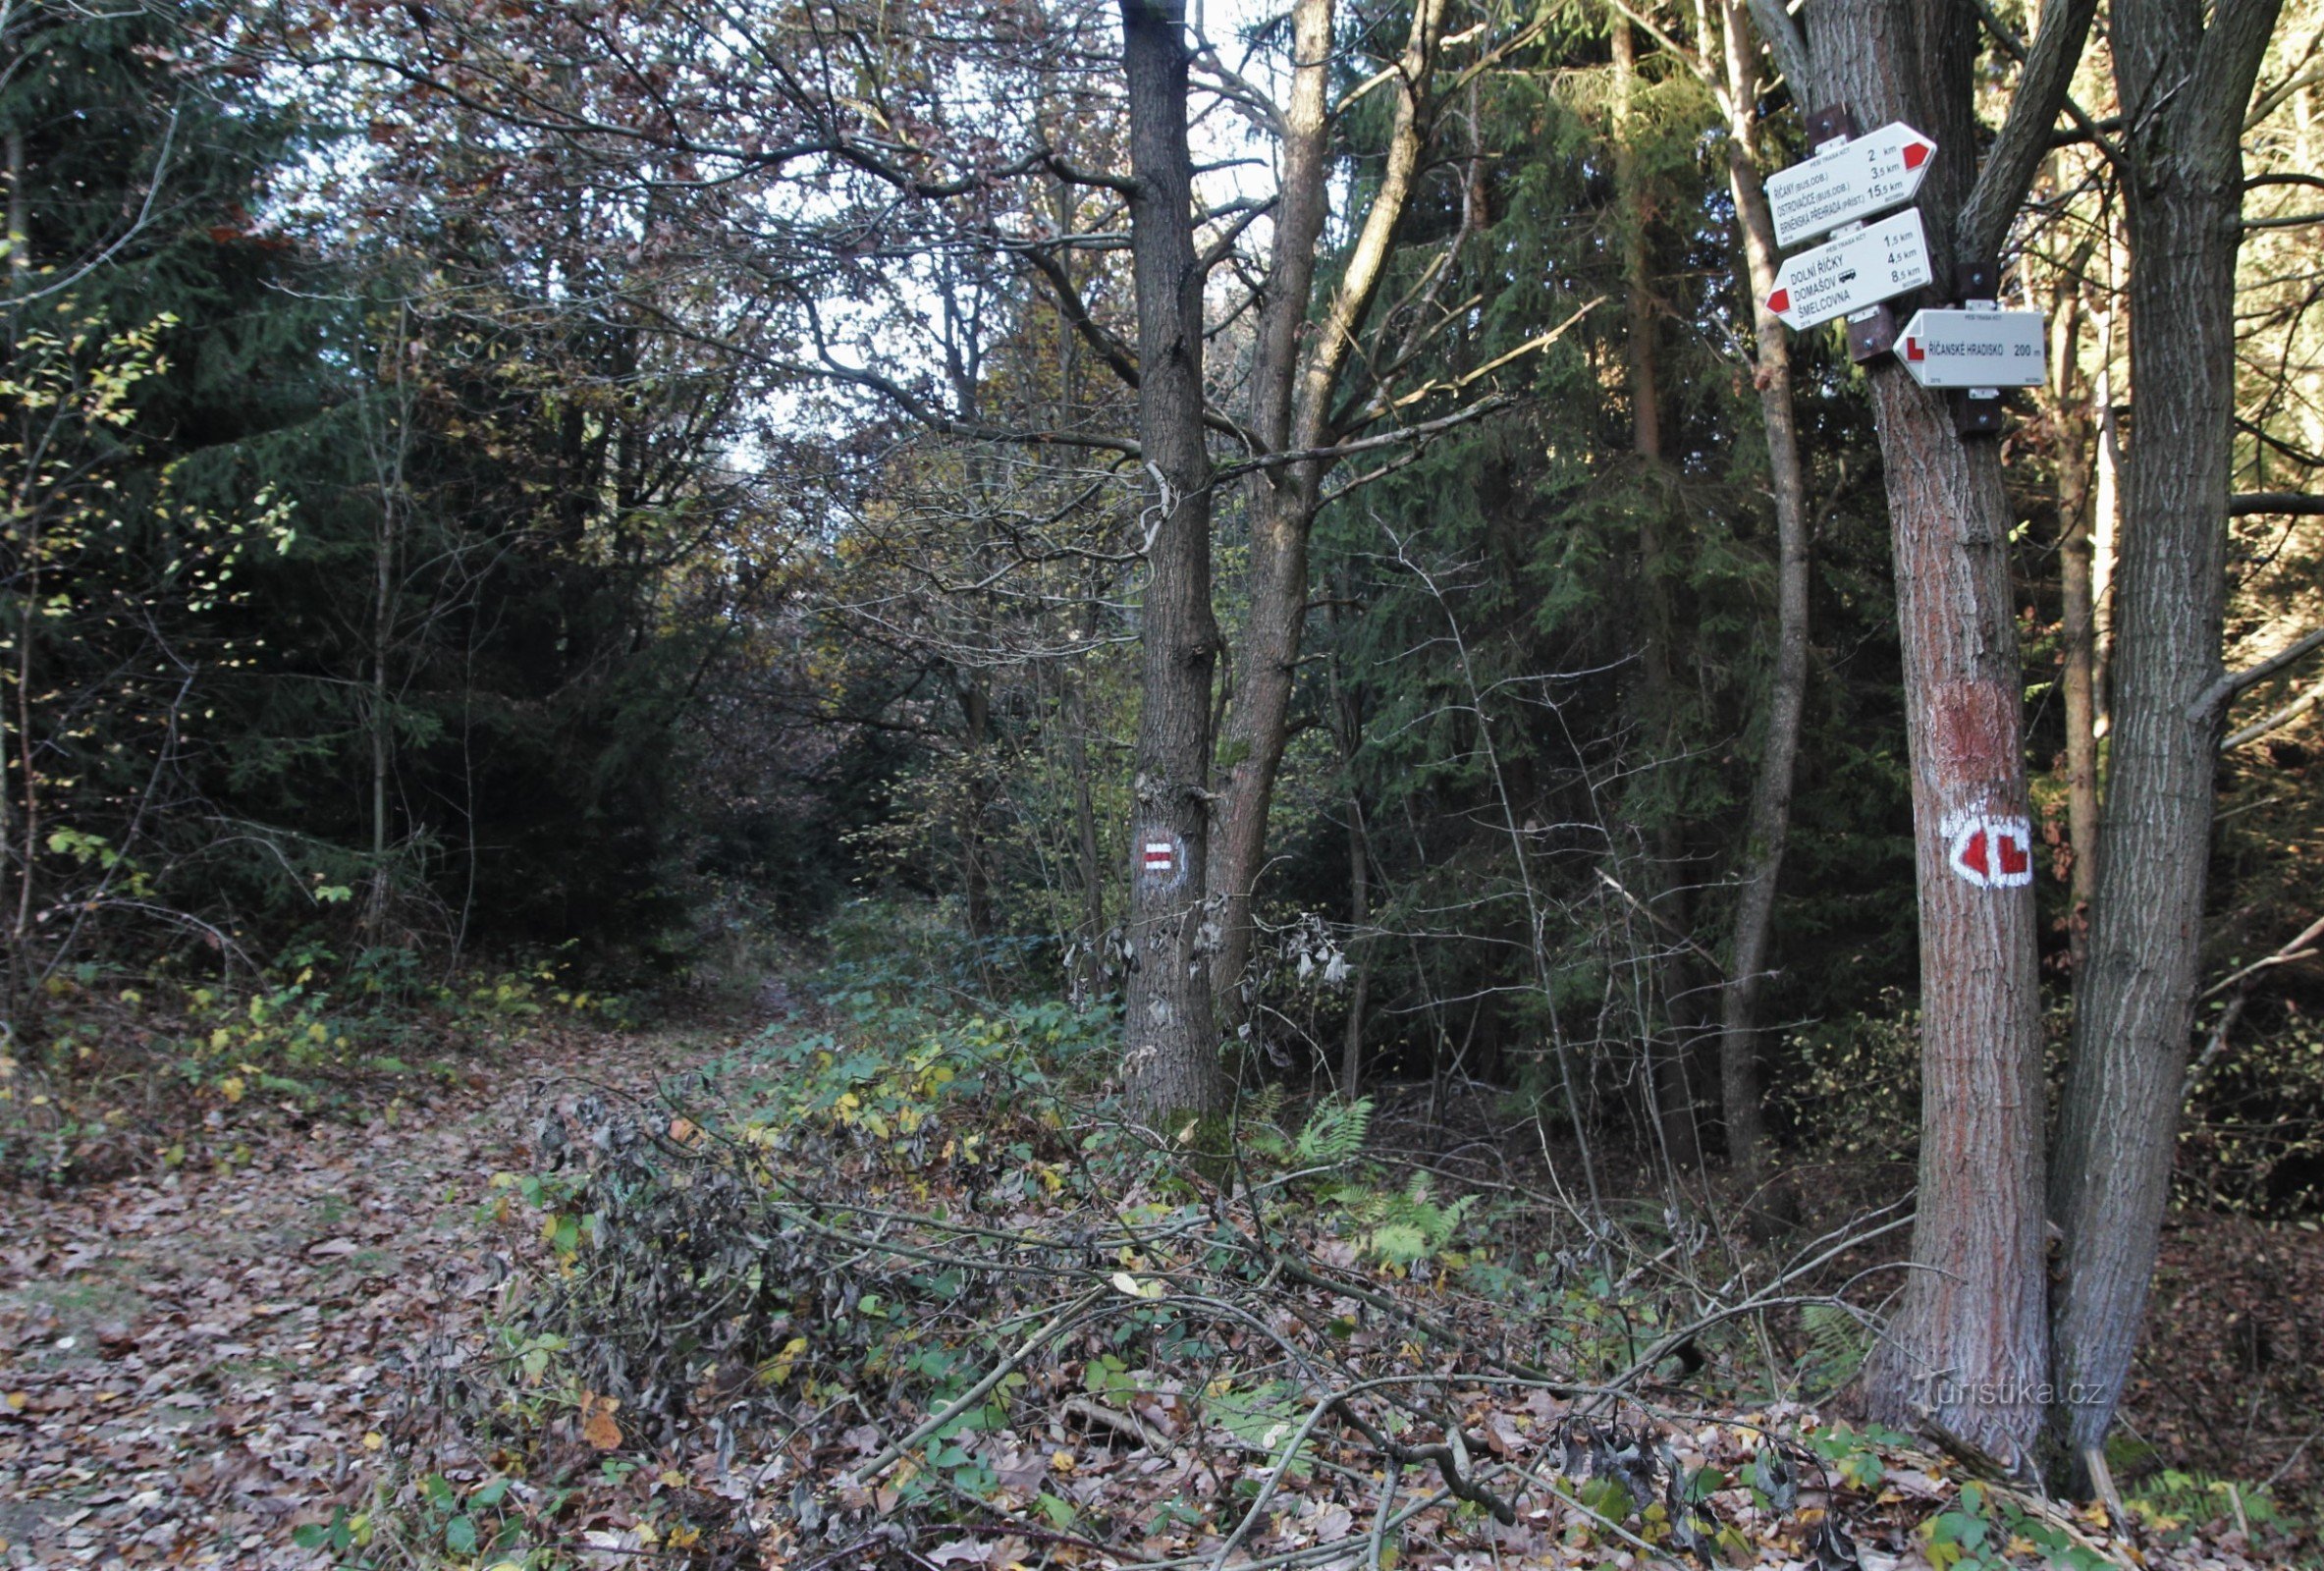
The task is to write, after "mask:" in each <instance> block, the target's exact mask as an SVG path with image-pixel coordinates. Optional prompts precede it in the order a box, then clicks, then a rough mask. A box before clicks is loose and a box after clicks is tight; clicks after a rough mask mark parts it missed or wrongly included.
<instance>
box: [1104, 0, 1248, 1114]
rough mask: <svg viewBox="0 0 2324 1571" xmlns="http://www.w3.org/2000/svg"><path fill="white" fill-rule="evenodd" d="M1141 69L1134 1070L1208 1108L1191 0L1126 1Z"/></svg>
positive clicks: (1141, 1095)
mask: <svg viewBox="0 0 2324 1571" xmlns="http://www.w3.org/2000/svg"><path fill="white" fill-rule="evenodd" d="M1121 22H1122V64H1123V69H1124V73H1125V75H1126V76H1127V78H1128V83H1129V124H1130V169H1131V176H1132V179H1133V182H1134V184H1135V190H1133V191H1132V192H1131V194H1130V198H1129V208H1130V258H1131V271H1132V276H1133V279H1134V283H1135V286H1136V293H1137V298H1138V364H1139V367H1140V374H1139V381H1138V441H1139V446H1140V449H1141V451H1142V453H1143V455H1144V459H1145V462H1146V467H1147V472H1148V474H1149V475H1150V476H1152V478H1153V479H1154V481H1155V490H1154V494H1153V495H1152V496H1151V497H1150V498H1149V499H1148V501H1147V503H1146V511H1145V515H1144V517H1143V519H1142V527H1143V528H1144V529H1146V530H1150V531H1151V533H1152V541H1153V543H1152V545H1151V546H1149V547H1148V549H1147V553H1146V559H1147V568H1148V577H1147V584H1146V594H1145V600H1144V604H1143V606H1142V608H1141V611H1142V618H1143V625H1142V627H1141V632H1140V639H1139V673H1140V678H1141V682H1142V686H1143V695H1142V698H1141V701H1140V703H1139V706H1138V734H1137V741H1136V746H1135V752H1134V753H1133V755H1132V767H1133V770H1134V771H1135V778H1134V780H1133V783H1132V797H1133V800H1132V806H1131V812H1132V814H1133V818H1132V822H1131V836H1130V854H1131V857H1132V859H1133V860H1132V877H1131V879H1130V912H1129V944H1130V947H1131V954H1132V957H1133V958H1132V968H1131V971H1130V977H1129V998H1128V1008H1127V1015H1126V1018H1125V1020H1124V1022H1123V1029H1124V1034H1125V1039H1126V1041H1125V1047H1126V1052H1125V1054H1124V1064H1123V1075H1124V1084H1125V1089H1126V1090H1127V1092H1128V1095H1129V1099H1130V1103H1131V1106H1132V1107H1133V1108H1135V1109H1136V1110H1138V1111H1140V1112H1141V1113H1143V1114H1145V1115H1147V1116H1149V1117H1161V1116H1164V1115H1167V1114H1171V1113H1175V1112H1179V1111H1196V1112H1203V1111H1214V1110H1216V1109H1218V1108H1220V1107H1223V1106H1224V1105H1225V1102H1226V1100H1227V1095H1228V1091H1229V1087H1228V1086H1227V1083H1226V1079H1225V1076H1224V1075H1223V1074H1222V1073H1221V1072H1220V1069H1219V1063H1218V1042H1217V1037H1216V1032H1215V1031H1214V1030H1213V1027H1212V1014H1211V963H1210V962H1211V949H1212V944H1211V942H1210V940H1209V939H1208V938H1207V936H1206V934H1205V932H1204V928H1205V926H1206V918H1207V916H1208V912H1207V909H1206V908H1207V905H1208V903H1209V902H1208V901H1207V899H1206V897H1205V891H1206V880H1205V854H1206V852H1207V850H1208V847H1209V841H1210V811H1209V784H1210V765H1211V758H1210V750H1211V683H1212V678H1213V676H1214V674H1215V673H1216V668H1217V663H1218V624H1217V622H1216V618H1215V617H1214V616H1213V613H1212V610H1211V458H1210V453H1209V451H1208V449H1207V448H1206V446H1205V444H1204V440H1203V282H1204V275H1203V269H1202V266H1201V264H1200V261H1199V260H1198V258H1197V257H1196V255H1195V248H1194V170H1193V162H1192V159H1191V158H1190V157H1189V155H1188V152H1187V145H1186V74H1187V51H1186V7H1185V3H1184V0H1121Z"/></svg>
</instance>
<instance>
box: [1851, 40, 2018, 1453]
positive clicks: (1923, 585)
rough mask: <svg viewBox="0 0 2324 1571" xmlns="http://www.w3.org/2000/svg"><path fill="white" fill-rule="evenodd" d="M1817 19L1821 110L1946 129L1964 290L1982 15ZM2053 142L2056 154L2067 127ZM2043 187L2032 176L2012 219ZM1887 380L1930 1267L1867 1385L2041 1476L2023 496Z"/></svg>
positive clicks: (1928, 1422)
mask: <svg viewBox="0 0 2324 1571" xmlns="http://www.w3.org/2000/svg"><path fill="white" fill-rule="evenodd" d="M1809 16H1810V20H1811V26H1812V27H1813V29H1814V33H1815V50H1814V53H1815V60H1816V64H1817V68H1818V74H1819V76H1820V78H1821V81H1820V82H1819V85H1820V86H1821V87H1822V89H1823V91H1822V93H1821V94H1820V95H1819V96H1818V97H1817V99H1816V102H1817V103H1843V104H1846V105H1847V106H1848V107H1849V108H1851V109H1852V110H1854V111H1855V113H1856V115H1857V118H1858V120H1859V122H1860V123H1861V124H1862V125H1864V126H1865V127H1866V128H1870V127H1873V126H1878V125H1881V124H1884V123H1886V122H1887V121H1889V120H1904V121H1906V122H1908V123H1909V124H1911V125H1914V126H1916V127H1918V128H1919V129H1920V130H1922V131H1924V132H1926V133H1928V134H1929V135H1932V136H1933V137H1935V139H1936V142H1937V145H1938V148H1939V149H1940V151H1939V153H1938V155H1937V157H1936V159H1935V160H1934V161H1933V162H1932V164H1931V168H1930V173H1929V176H1928V180H1927V182H1926V184H1925V185H1924V186H1923V187H1922V188H1921V197H1920V209H1921V213H1922V216H1923V218H1924V220H1925V221H1926V226H1927V230H1928V240H1929V249H1930V253H1931V260H1932V262H1933V264H1934V268H1935V276H1936V277H1938V278H1940V279H1946V278H1950V276H1951V271H1952V265H1953V263H1954V261H1955V260H1956V257H1955V255H1954V244H1953V231H1954V225H1955V221H1956V217H1957V215H1959V214H1961V213H1962V211H1963V209H1964V207H1965V206H1966V205H1968V203H1969V202H1970V200H1971V198H1972V196H1975V197H1978V198H1983V199H1985V200H1987V201H1988V202H1989V201H1990V200H1991V199H1992V198H1993V193H1992V192H1991V191H1976V192H1972V190H1971V178H1972V175H1973V172H1974V167H1975V158H1974V149H1975V147H1976V145H1977V140H1978V138H1977V134H1976V126H1975V122H1974V120H1973V116H1972V114H1971V89H1972V77H1971V73H1972V71H1973V67H1974V64H1975V61H1976V58H1977V53H1978V51H1977V40H1976V37H1975V20H1974V15H1973V12H1972V11H1971V9H1970V8H1969V7H1967V6H1965V5H1934V6H1919V5H1914V4H1909V3H1906V0H1827V3H1826V4H1823V5H1820V6H1818V7H1815V8H1813V9H1812V10H1811V12H1810V13H1809ZM2045 20H2046V19H2045ZM2051 113H2053V114H2054V113H2055V105H2054V104H2053V105H2051ZM2039 129H2040V131H2041V132H2042V134H2043V138H2044V139H2045V140H2046V131H2047V119H2046V117H2044V118H2043V120H2042V122H2041V125H2040V128H2039ZM2027 175H2028V176H2029V175H2030V169H2028V170H2027ZM2023 192H2024V185H2023V183H2022V182H2021V183H2020V185H2019V190H2018V191H2017V192H2016V193H2005V194H2004V196H2003V198H2002V200H2001V203H2000V205H2001V207H2002V209H2003V210H2005V211H2006V210H2007V209H2009V208H2014V207H2015V206H2016V205H2017V202H2018V201H2019V200H2020V199H2022V196H2023ZM1996 239H1998V237H1996ZM1899 306H1900V308H1902V309H1908V310H1909V309H1910V308H1911V302H1910V301H1901V302H1899ZM1869 380H1870V383H1871V394H1872V406H1873V412H1874V416H1875V419H1876V421H1877V423H1878V428H1879V434H1880V453H1881V460H1882V464H1883V469H1884V472H1885V479H1886V484H1887V491H1888V506H1889V517H1890V525H1891V528H1892V530H1893V533H1894V551H1895V559H1896V587H1897V617H1898V623H1899V631H1900V633H1901V635H1902V641H1903V656H1904V679H1905V715H1906V727H1907V738H1908V744H1909V749H1910V753H1911V759H1912V779H1913V830H1914V839H1915V841H1916V844H1917V846H1918V856H1917V864H1918V872H1919V895H1920V899H1919V908H1920V1007H1921V1054H1920V1057H1921V1109H1920V1181H1919V1209H1918V1213H1917V1216H1916V1219H1915V1222H1914V1232H1913V1261H1914V1267H1915V1269H1914V1271H1913V1272H1912V1273H1911V1274H1910V1276H1908V1277H1907V1278H1906V1280H1905V1283H1904V1289H1903V1301H1902V1305H1901V1307H1900V1309H1899V1311H1898V1314H1897V1316H1896V1318H1895V1320H1894V1321H1893V1322H1892V1323H1891V1326H1890V1328H1889V1334H1888V1335H1887V1336H1886V1337H1884V1338H1883V1339H1882V1340H1881V1342H1880V1344H1879V1346H1878V1348H1877V1349H1876V1350H1875V1352H1874V1355H1873V1357H1872V1360H1871V1361H1870V1362H1869V1363H1868V1364H1867V1366H1866V1369H1865V1387H1866V1393H1867V1396H1868V1399H1869V1403H1870V1406H1871V1410H1872V1414H1873V1416H1874V1417H1876V1418H1879V1419H1881V1420H1883V1421H1885V1422H1889V1423H1894V1424H1898V1425H1900V1426H1902V1427H1927V1428H1931V1429H1935V1430H1940V1431H1942V1432H1944V1433H1945V1434H1946V1435H1948V1436H1952V1437H1953V1438H1954V1439H1956V1440H1957V1441H1961V1442H1966V1443H1968V1444H1970V1445H1973V1446H1976V1447H1978V1448H1981V1449H1982V1450H1984V1451H1985V1452H1987V1453H1989V1454H1990V1455H1992V1456H1994V1457H1995V1458H1997V1459H1999V1460H2000V1461H2001V1463H2002V1464H2003V1465H2004V1466H2006V1467H2010V1468H2013V1469H2017V1470H2020V1471H2023V1470H2025V1469H2026V1468H2027V1467H2028V1466H2029V1464H2030V1460H2031V1452H2032V1446H2033V1443H2034V1441H2035V1440H2036V1438H2037V1437H2038V1436H2039V1433H2040V1429H2041V1420H2042V1401H2041V1396H2042V1392H2041V1382H2042V1381H2043V1380H2044V1379H2045V1378H2046V1376H2047V1374H2048V1368H2049V1360H2048V1323H2047V1316H2046V1304H2045V1293H2044V1286H2045V1282H2044V1277H2043V1270H2042V1263H2043V1244H2044V1238H2043V1219H2042V1192H2041V1179H2042V1174H2041V1141H2042V1122H2043V1111H2044V1110H2043V1093H2042V1079H2041V1031H2040V1009H2041V998H2040V986H2039V977H2038V975H2037V972H2036V968H2035V951H2034V923H2035V916H2034V905H2033V890H2032V865H2031V863H2032V841H2031V835H2030V832H2029V826H2028V824H2027V786H2026V766H2025V757H2024V748H2023V745H2022V743H2021V740H2020V738H2021V735H2022V720H2021V714H2020V683H2021V680H2022V675H2021V665H2020V661H2019V656H2018V630H2017V615H2016V612H2017V605H2016V599H2015V595H2014V593H2013V591H2012V587H2011V582H2010V568H2009V527H2010V511H2009V502H2008V498H2007V497H2006V496H2005V495H2004V493H2003V490H2002V482H2001V464H2000V459H1999V456H1998V455H1997V453H1996V452H1995V449H1994V444H1992V443H1991V442H1988V441H1964V440H1963V439H1962V438H1961V437H1959V436H1957V435H1956V434H1955V432H1954V428H1953V421H1952V415H1951V410H1950V407H1949V406H1948V404H1947V402H1946V399H1945V396H1944V395H1943V394H1940V393H1933V392H1929V391H1927V390H1925V389H1923V388H1921V387H1919V386H1918V385H1916V384H1915V383H1914V381H1913V380H1912V378H1911V377H1910V376H1908V375H1907V374H1906V373H1905V370H1904V367H1903V366H1901V365H1899V364H1898V363H1897V362H1896V361H1895V360H1894V359H1893V358H1890V359H1885V360H1882V361H1880V362H1878V363H1877V364H1875V365H1873V366H1872V367H1871V368H1870V377H1869Z"/></svg>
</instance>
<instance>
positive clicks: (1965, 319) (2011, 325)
mask: <svg viewBox="0 0 2324 1571" xmlns="http://www.w3.org/2000/svg"><path fill="white" fill-rule="evenodd" d="M1896 357H1897V358H1898V359H1900V360H1902V361H1903V362H1904V366H1905V370H1906V371H1907V372H1908V373H1909V374H1910V375H1911V376H1912V378H1913V380H1914V381H1916V382H1918V383H1919V384H1920V385H1921V386H1922V387H1973V388H1994V389H2000V388H2005V387H2039V386H2040V385H2041V384H2042V382H2043V381H2044V380H2045V379H2046V378H2047V377H2048V375H2049V323H2048V320H2047V318H2045V317H2044V316H2043V315H2042V314H2041V312H2039V311H2000V310H1977V309H1975V308H1973V307H1970V308H1934V307H1932V308H1931V309H1928V310H1924V311H1916V312H1914V313H1913V319H1912V320H1911V321H1909V322H1907V323H1906V324H1905V331H1904V333H1903V335H1902V336H1901V337H1900V338H1898V340H1897V344H1896Z"/></svg>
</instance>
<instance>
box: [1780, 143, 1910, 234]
mask: <svg viewBox="0 0 2324 1571" xmlns="http://www.w3.org/2000/svg"><path fill="white" fill-rule="evenodd" d="M1935 152H1936V143H1935V142H1933V141H1931V140H1929V139H1928V138H1927V137H1926V136H1923V135H1920V133H1919V132H1917V131H1915V130H1914V129H1913V128H1912V127H1910V126H1908V125H1906V124H1905V123H1904V122H1903V121H1901V120H1898V121H1891V122H1890V123H1889V124H1887V125H1885V126H1882V127H1881V128H1880V129H1879V130H1878V131H1875V132H1873V133H1871V134H1870V135H1865V136H1859V137H1857V138H1855V139H1854V140H1852V141H1850V142H1848V143H1847V144H1846V145H1845V146H1841V147H1836V148H1834V149H1832V150H1831V151H1829V152H1823V153H1817V154H1816V155H1815V156H1814V157H1813V158H1811V159H1809V160H1808V161H1807V162H1806V163H1803V164H1794V165H1793V166H1792V167H1791V168H1789V169H1786V170H1784V171H1783V172H1782V173H1780V174H1774V175H1769V176H1768V177H1767V206H1768V209H1769V210H1770V211H1771V212H1772V213H1773V214H1774V217H1775V244H1778V245H1796V244H1799V243H1800V242H1802V241H1807V240H1813V239H1814V238H1815V237H1816V236H1818V235H1828V234H1830V233H1831V232H1832V231H1833V230H1835V229H1838V228H1839V227H1840V226H1841V225H1842V224H1848V223H1854V222H1855V221H1856V220H1857V219H1860V218H1869V217H1871V216H1872V215H1873V214H1874V213H1879V212H1885V211H1887V210H1888V209H1889V208H1891V207H1898V206H1902V205H1903V204H1904V203H1906V202H1909V201H1911V200H1912V199H1913V193H1914V192H1915V191H1917V190H1919V189H1920V182H1921V181H1923V180H1925V179H1926V178H1927V177H1928V160H1929V158H1930V156H1931V155H1932V154H1934V153H1935Z"/></svg>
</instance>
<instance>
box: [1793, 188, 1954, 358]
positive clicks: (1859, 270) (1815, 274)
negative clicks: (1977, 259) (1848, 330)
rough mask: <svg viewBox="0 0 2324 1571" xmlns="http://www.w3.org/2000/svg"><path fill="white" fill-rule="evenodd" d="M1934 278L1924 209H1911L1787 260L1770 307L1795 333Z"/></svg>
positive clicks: (1917, 287)
mask: <svg viewBox="0 0 2324 1571" xmlns="http://www.w3.org/2000/svg"><path fill="white" fill-rule="evenodd" d="M1932 276H1933V275H1932V274H1931V272H1930V271H1929V264H1928V236H1927V233H1926V232H1925V231H1923V230H1922V229H1921V227H1920V210H1919V208H1917V207H1908V208H1906V209H1905V210H1904V211H1903V212H1901V213H1893V214H1891V215H1889V216H1888V217H1886V218H1883V219H1881V220H1880V221H1879V222H1878V223H1875V224H1866V225H1865V227H1864V228H1863V229H1860V230H1858V231H1857V232H1856V233H1855V234H1853V235H1843V236H1841V237H1840V238H1839V239H1838V240H1834V241H1826V242H1825V243H1824V244H1821V245H1816V246H1812V247H1811V248H1810V249H1808V250H1804V251H1800V252H1798V253H1797V254H1795V255H1792V256H1788V257H1786V258H1785V259H1784V263H1783V266H1782V268H1781V269H1779V270H1778V271H1777V273H1776V275H1775V292H1774V293H1773V294H1771V295H1769V296H1768V297H1767V308H1768V309H1769V310H1771V311H1773V312H1774V313H1775V314H1776V315H1777V316H1780V317H1782V318H1783V320H1784V322H1785V324H1786V325H1787V326H1789V327H1791V328H1792V329H1793V330H1795V331H1797V330H1798V329H1800V328H1804V327H1813V326H1815V325H1816V324H1817V323H1818V322H1828V321H1830V320H1831V319H1832V318H1833V317H1835V316H1846V315H1848V314H1849V313H1850V312H1852V311H1861V310H1865V309H1867V308H1869V307H1871V306H1874V305H1877V304H1879V303H1880V302H1881V301H1882V300H1885V299H1888V298H1891V297H1892V296H1897V295H1902V294H1904V293H1905V292H1906V291H1908V290H1915V289H1919V287H1920V286H1921V285H1923V284H1926V283H1927V282H1928V281H1929V279H1930V278H1931V277H1932Z"/></svg>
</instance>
